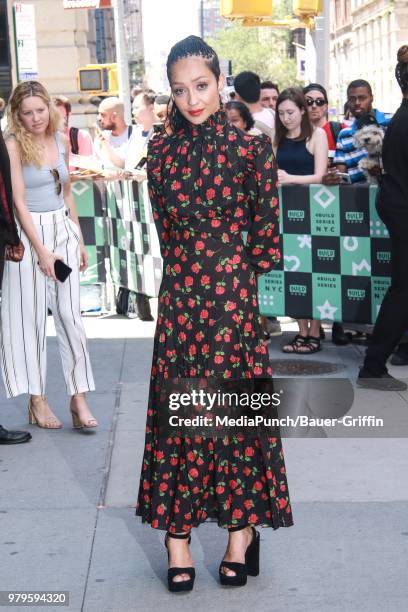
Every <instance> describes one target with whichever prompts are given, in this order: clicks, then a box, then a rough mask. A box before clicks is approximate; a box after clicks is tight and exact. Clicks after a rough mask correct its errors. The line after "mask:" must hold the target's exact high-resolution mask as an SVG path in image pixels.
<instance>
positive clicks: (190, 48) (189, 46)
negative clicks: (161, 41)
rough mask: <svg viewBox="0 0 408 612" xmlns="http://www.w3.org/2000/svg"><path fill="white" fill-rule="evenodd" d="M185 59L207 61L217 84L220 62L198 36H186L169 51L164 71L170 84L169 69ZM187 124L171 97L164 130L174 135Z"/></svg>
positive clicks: (210, 48) (211, 49) (212, 50)
mask: <svg viewBox="0 0 408 612" xmlns="http://www.w3.org/2000/svg"><path fill="white" fill-rule="evenodd" d="M185 57H202V58H203V59H205V60H206V61H207V65H208V68H209V69H210V70H211V72H212V73H213V75H214V76H215V78H216V79H217V82H218V81H219V78H220V75H221V69H220V62H219V59H218V56H217V54H216V52H215V51H214V49H213V48H212V47H210V45H207V43H206V42H205V41H204V40H203V39H202V38H200V37H199V36H188V37H187V38H184V39H183V40H180V41H179V42H178V43H176V44H175V45H174V46H173V47H172V48H171V49H170V53H169V55H168V58H167V63H166V69H167V78H168V79H169V83H170V84H171V68H172V66H173V65H174V64H175V63H176V62H178V61H179V60H180V59H184V58H185ZM186 124H187V120H186V119H185V118H184V117H183V115H182V114H181V113H180V111H179V110H178V108H177V106H176V104H175V102H174V98H173V96H172V97H171V98H170V100H169V104H168V114H167V122H166V128H169V130H170V131H171V132H172V133H174V132H177V131H178V130H179V129H180V128H182V127H184V126H185V125H186Z"/></svg>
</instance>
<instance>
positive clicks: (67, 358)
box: [0, 207, 95, 397]
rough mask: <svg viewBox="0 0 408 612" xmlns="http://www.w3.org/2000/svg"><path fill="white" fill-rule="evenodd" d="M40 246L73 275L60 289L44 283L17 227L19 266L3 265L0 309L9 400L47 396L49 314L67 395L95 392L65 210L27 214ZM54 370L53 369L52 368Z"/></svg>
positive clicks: (73, 231) (73, 239)
mask: <svg viewBox="0 0 408 612" xmlns="http://www.w3.org/2000/svg"><path fill="white" fill-rule="evenodd" d="M31 215H32V217H33V221H34V224H35V226H36V228H37V230H38V233H39V236H40V237H41V239H42V242H43V244H44V245H45V246H46V248H48V249H49V250H50V251H54V252H55V253H58V254H59V255H62V256H63V258H64V261H65V263H66V264H67V265H68V266H70V267H71V268H72V272H71V274H70V275H69V277H68V278H67V280H66V281H65V282H64V283H60V282H55V281H53V280H52V279H50V278H47V277H46V276H45V275H44V274H43V273H42V272H41V270H40V268H39V266H38V257H37V254H36V252H35V251H34V249H33V247H32V245H31V243H30V242H29V240H28V238H27V236H26V235H25V233H24V231H23V230H22V229H21V227H19V226H18V229H19V233H20V236H21V240H22V242H23V244H24V246H25V253H24V258H23V260H22V261H21V262H20V263H14V262H11V261H7V262H6V265H5V269H4V278H3V286H2V303H1V344H0V349H1V368H2V374H3V380H4V385H5V389H6V394H7V397H15V396H17V395H20V394H21V393H29V394H30V395H45V387H46V364H47V345H46V335H47V330H46V327H47V310H48V307H50V308H51V310H52V314H53V317H54V323H55V328H56V333H57V341H58V347H59V350H60V354H61V360H62V366H63V373H64V378H65V383H66V388H67V393H68V395H74V394H76V393H82V392H86V391H93V390H94V389H95V385H94V379H93V374H92V367H91V364H90V359H89V352H88V348H87V340H86V335H85V329H84V326H83V323H82V319H81V310H80V293H79V248H78V246H79V237H78V228H77V227H76V225H75V223H74V222H73V221H72V220H71V219H70V218H69V216H68V211H67V209H66V208H65V207H64V208H62V209H59V210H56V211H50V212H46V213H31ZM52 367H55V364H52Z"/></svg>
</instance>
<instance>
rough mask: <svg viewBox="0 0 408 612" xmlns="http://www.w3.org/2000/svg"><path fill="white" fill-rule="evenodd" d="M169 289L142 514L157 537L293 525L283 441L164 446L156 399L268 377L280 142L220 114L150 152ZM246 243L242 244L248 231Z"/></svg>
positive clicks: (201, 439)
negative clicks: (267, 320) (262, 301)
mask: <svg viewBox="0 0 408 612" xmlns="http://www.w3.org/2000/svg"><path fill="white" fill-rule="evenodd" d="M147 171H148V179H149V192H150V199H151V203H152V208H153V214H154V219H155V223H156V227H157V231H158V235H159V240H160V247H161V253H162V258H163V281H162V285H161V288H160V294H159V307H158V320H157V327H156V333H155V339H154V350H153V363H152V371H151V381H150V395H149V405H148V410H147V424H146V440H145V450H144V458H143V465H142V472H141V479H140V488H139V495H138V501H137V509H136V514H137V515H139V516H141V517H142V520H143V522H148V523H150V524H151V526H152V527H154V528H157V529H166V530H169V531H170V532H179V531H188V530H190V529H191V528H192V527H196V526H198V525H199V524H200V523H203V522H204V521H205V520H206V519H213V520H217V521H218V525H219V526H220V527H232V526H237V525H246V524H252V525H261V526H271V527H273V528H275V529H276V528H278V527H281V526H284V527H288V526H290V525H292V522H293V521H292V513H291V507H290V501H289V493H288V487H287V480H286V473H285V463H284V457H283V451H282V445H281V440H280V438H279V437H269V436H268V434H267V433H265V434H264V435H255V436H254V435H247V434H245V433H242V434H241V433H238V434H231V435H223V436H212V437H208V436H202V435H194V434H192V435H189V436H187V435H185V436H162V435H159V433H158V426H157V421H158V405H159V401H158V395H159V393H160V388H161V386H162V384H163V382H164V381H166V380H168V379H176V378H178V377H179V378H205V377H222V378H225V379H228V378H230V379H239V378H241V379H242V378H252V377H263V378H267V377H270V376H271V374H272V370H271V365H270V362H269V356H268V351H267V347H266V344H265V343H264V340H263V334H262V331H261V326H260V320H259V309H258V301H257V283H256V277H257V275H258V274H262V273H265V272H268V271H270V270H271V269H272V268H273V267H274V265H275V264H276V262H278V261H279V258H280V253H279V248H278V232H279V208H278V193H277V186H276V169H275V165H274V160H273V153H272V148H271V144H270V141H269V140H267V139H266V138H265V137H263V136H260V137H256V136H249V135H246V134H244V133H243V132H241V131H240V130H238V129H236V128H235V127H233V126H230V125H228V124H227V122H226V118H225V114H224V113H223V111H217V112H216V113H215V114H214V115H212V116H211V117H209V119H207V121H206V122H205V123H203V124H201V125H199V126H193V125H190V124H188V126H186V127H185V128H182V129H181V130H179V131H178V132H177V133H175V134H173V135H171V136H168V135H159V136H157V137H156V138H155V139H153V140H152V141H151V142H150V143H149V150H148V161H147ZM243 230H244V231H247V232H248V234H247V241H246V243H244V241H243V236H242V233H241V232H242V231H243Z"/></svg>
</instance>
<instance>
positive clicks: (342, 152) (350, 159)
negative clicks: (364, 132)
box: [334, 110, 391, 183]
mask: <svg viewBox="0 0 408 612" xmlns="http://www.w3.org/2000/svg"><path fill="white" fill-rule="evenodd" d="M374 112H375V118H376V120H377V123H378V124H379V125H380V126H381V127H382V128H383V129H384V130H385V129H386V128H387V126H388V124H389V122H390V121H391V117H387V116H386V115H384V113H381V112H380V111H378V110H375V111H374ZM355 132H356V121H354V123H353V124H352V125H351V126H350V127H347V128H343V129H342V130H341V132H340V133H339V135H338V138H337V144H336V153H335V156H334V164H344V165H345V166H346V167H347V172H348V174H349V176H350V178H351V182H352V183H359V182H365V181H366V177H365V175H364V172H363V171H362V170H360V168H359V167H358V163H359V161H360V160H361V159H364V158H365V157H367V151H366V149H365V148H363V149H356V147H355V146H354V134H355Z"/></svg>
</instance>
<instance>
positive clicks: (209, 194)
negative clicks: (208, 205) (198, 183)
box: [206, 187, 215, 200]
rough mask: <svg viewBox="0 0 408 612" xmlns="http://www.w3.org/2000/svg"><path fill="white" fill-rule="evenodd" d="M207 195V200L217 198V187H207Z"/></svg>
mask: <svg viewBox="0 0 408 612" xmlns="http://www.w3.org/2000/svg"><path fill="white" fill-rule="evenodd" d="M206 196H207V200H213V199H214V198H215V189H213V188H212V187H210V189H207V191H206Z"/></svg>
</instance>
